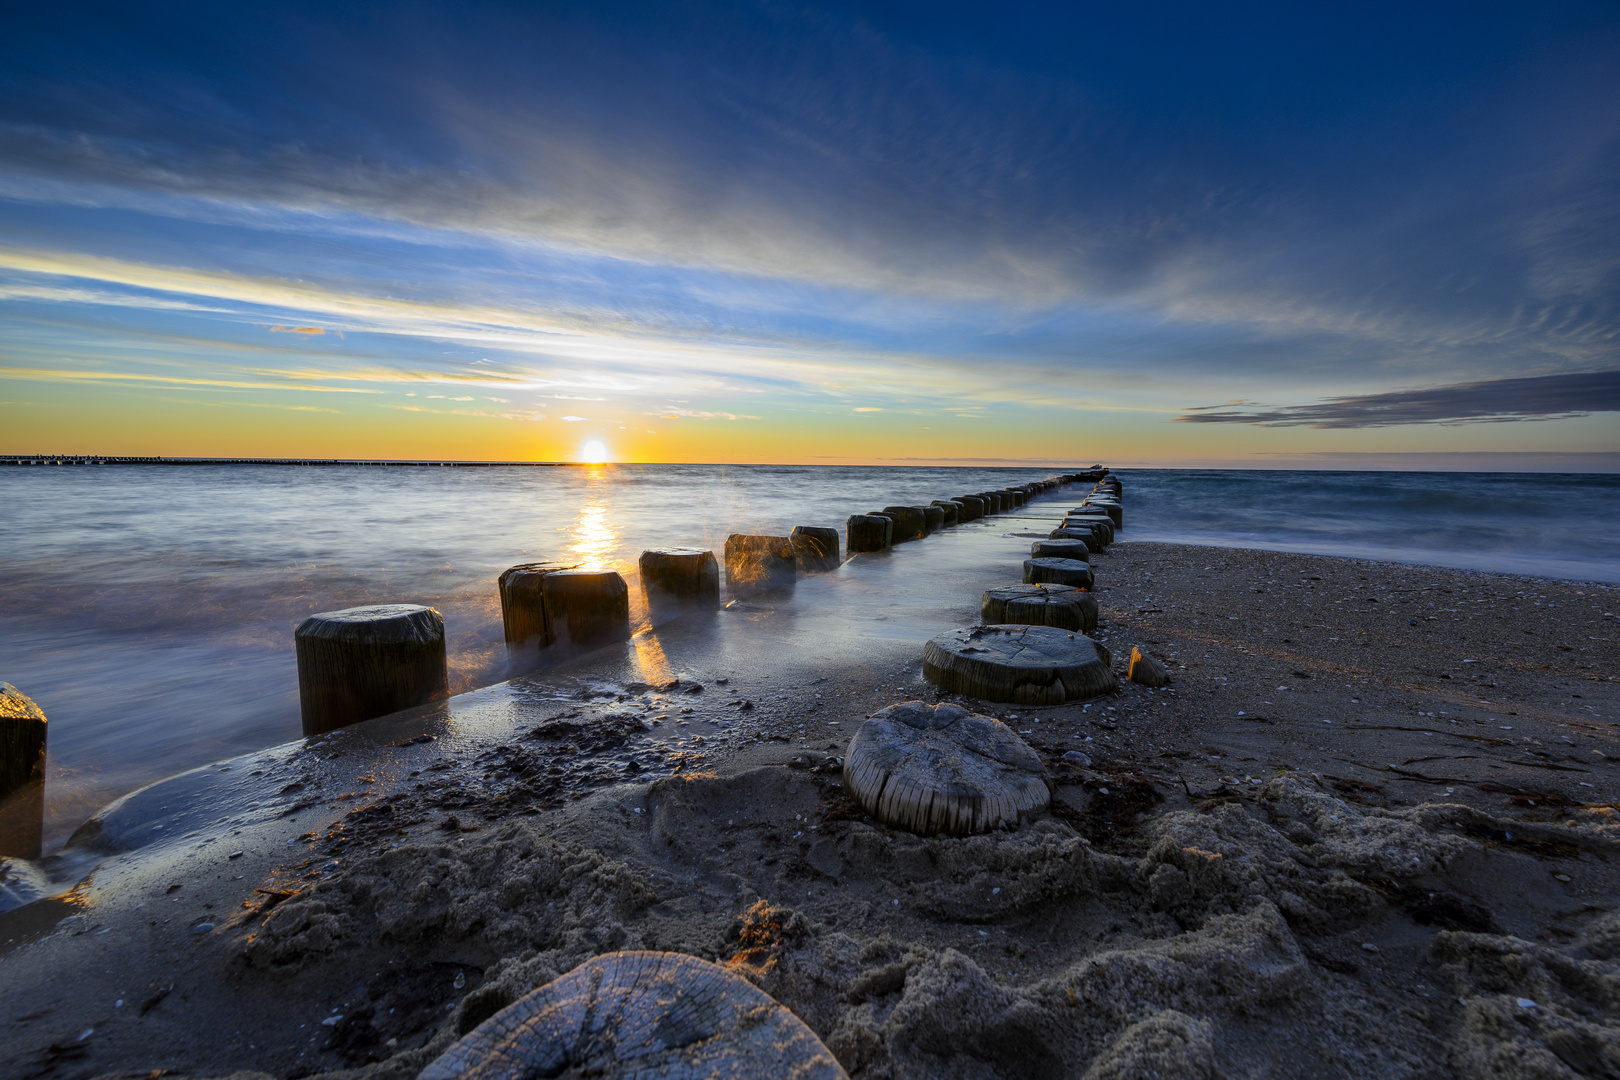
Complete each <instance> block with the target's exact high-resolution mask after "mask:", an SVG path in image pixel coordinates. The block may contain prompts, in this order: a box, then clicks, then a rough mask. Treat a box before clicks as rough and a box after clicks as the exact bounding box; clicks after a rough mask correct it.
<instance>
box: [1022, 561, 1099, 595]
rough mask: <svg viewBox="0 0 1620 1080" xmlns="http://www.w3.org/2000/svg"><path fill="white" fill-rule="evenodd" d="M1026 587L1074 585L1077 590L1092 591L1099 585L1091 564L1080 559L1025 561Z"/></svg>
mask: <svg viewBox="0 0 1620 1080" xmlns="http://www.w3.org/2000/svg"><path fill="white" fill-rule="evenodd" d="M1024 583H1025V584H1026V585H1039V584H1042V583H1045V584H1050V585H1073V586H1074V587H1075V588H1077V589H1090V588H1093V587H1094V586H1095V585H1096V584H1097V577H1096V575H1095V574H1094V573H1093V572H1092V569H1091V564H1090V563H1084V562H1081V561H1080V560H1079V559H1047V558H1041V559H1025V560H1024Z"/></svg>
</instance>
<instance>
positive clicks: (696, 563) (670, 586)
mask: <svg viewBox="0 0 1620 1080" xmlns="http://www.w3.org/2000/svg"><path fill="white" fill-rule="evenodd" d="M637 565H638V566H639V567H640V568H641V591H642V592H643V593H645V594H646V597H647V606H648V607H667V606H672V605H673V606H680V605H686V606H703V607H712V606H714V605H716V604H718V603H719V602H720V564H719V563H718V562H716V561H715V558H714V552H712V551H702V550H699V549H698V548H653V549H652V550H650V551H643V552H642V553H641V558H640V559H639V560H638V563H637Z"/></svg>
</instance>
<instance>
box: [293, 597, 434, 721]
mask: <svg viewBox="0 0 1620 1080" xmlns="http://www.w3.org/2000/svg"><path fill="white" fill-rule="evenodd" d="M293 645H294V649H295V651H296V653H297V655H298V700H299V706H300V710H301V712H302V713H303V725H304V734H305V735H318V734H320V733H321V732H323V731H331V730H333V729H334V728H340V727H344V726H346V725H348V724H354V723H358V722H359V721H361V720H369V719H371V718H372V717H374V716H386V715H388V714H389V713H393V712H399V711H400V710H401V709H409V708H411V707H412V706H415V705H421V704H423V703H425V702H429V701H433V700H436V699H438V698H442V697H444V696H446V695H447V694H448V693H449V677H448V671H447V670H446V667H445V650H444V619H443V618H442V617H441V616H440V615H439V613H438V612H437V611H435V610H434V609H433V608H430V607H422V606H420V605H418V604H374V605H370V606H366V607H356V608H345V609H343V610H341V611H325V612H321V613H320V614H318V615H311V616H310V617H309V618H307V619H305V620H304V621H303V622H301V623H299V624H298V628H297V629H296V630H294V631H293Z"/></svg>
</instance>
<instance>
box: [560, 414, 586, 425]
mask: <svg viewBox="0 0 1620 1080" xmlns="http://www.w3.org/2000/svg"><path fill="white" fill-rule="evenodd" d="M562 419H564V420H566V421H568V422H569V423H570V424H577V423H579V422H580V421H581V420H589V419H590V417H588V416H564V417H562Z"/></svg>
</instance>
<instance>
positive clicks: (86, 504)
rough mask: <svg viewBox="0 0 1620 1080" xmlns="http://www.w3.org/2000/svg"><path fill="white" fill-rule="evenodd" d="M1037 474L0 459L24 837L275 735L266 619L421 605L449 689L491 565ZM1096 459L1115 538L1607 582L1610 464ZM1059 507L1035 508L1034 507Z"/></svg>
mask: <svg viewBox="0 0 1620 1080" xmlns="http://www.w3.org/2000/svg"><path fill="white" fill-rule="evenodd" d="M1051 472H1052V470H1046V469H931V468H883V467H874V468H845V467H795V466H696V465H638V466H631V465H608V466H570V467H558V468H533V467H495V468H477V469H440V468H366V467H341V466H340V467H300V466H290V465H289V466H230V465H221V466H209V465H193V466H175V467H164V466H150V465H107V466H99V467H95V466H83V467H72V468H68V467H59V468H44V467H34V468H15V467H11V468H0V506H3V507H4V513H3V514H0V589H3V590H4V594H3V595H4V596H5V603H4V604H3V605H0V680H5V681H8V682H11V683H14V684H15V685H17V686H18V687H19V688H20V689H22V690H23V691H24V692H25V693H27V694H29V695H30V696H32V697H33V698H34V699H35V700H36V701H38V702H39V703H40V705H41V707H42V708H43V709H44V710H45V712H46V715H47V716H48V717H49V718H50V723H51V734H50V763H49V775H48V780H47V809H46V814H47V826H46V831H47V847H48V848H49V847H50V846H52V844H53V843H56V844H59V843H60V842H61V840H62V839H63V838H65V836H66V835H67V833H68V832H70V831H71V830H72V829H73V828H74V827H75V826H76V825H77V824H78V823H79V822H81V821H83V820H84V819H85V818H87V817H89V816H90V815H91V814H93V813H94V812H95V811H96V810H97V809H98V808H99V807H100V806H101V805H103V804H104V803H106V802H107V801H109V800H111V799H113V798H116V797H117V796H119V795H121V794H123V793H125V792H128V791H130V790H133V789H134V788H136V787H139V786H141V785H143V784H146V783H149V782H151V781H153V780H156V779H160V778H162V777H164V776H168V775H171V774H173V773H176V772H179V771H182V770H184V769H188V768H193V767H196V766H198V765H202V764H206V763H208V762H211V761H217V760H219V759H221V758H225V757H230V756H233V755H235V754H238V753H243V752H246V751H250V750H254V749H259V748H262V747H266V746H271V745H275V744H277V743H280V742H284V741H286V740H288V739H293V738H297V737H298V735H299V734H300V724H299V715H298V693H297V669H296V664H295V662H294V657H293V639H292V632H293V627H294V626H296V625H297V623H298V622H299V621H300V620H301V619H303V618H304V617H305V616H306V615H308V614H310V613H312V612H316V611H328V610H333V609H336V608H343V607H351V606H354V605H358V604H368V603H389V602H392V603H399V602H408V603H423V604H430V605H432V606H434V607H436V608H438V609H439V610H440V611H441V612H442V613H443V615H444V618H445V625H446V632H447V637H448V641H449V652H450V666H451V682H452V689H453V690H455V691H458V692H459V691H463V690H470V689H473V688H476V687H478V686H485V685H489V684H491V683H494V682H498V681H500V680H502V679H504V678H507V677H508V676H509V675H511V674H513V673H514V669H513V668H512V667H510V661H509V659H508V656H507V652H506V648H505V644H504V642H503V640H502V633H501V618H500V603H499V599H498V597H497V595H496V591H495V578H496V576H497V575H498V574H499V573H500V571H501V570H503V569H505V568H506V567H508V566H510V565H512V564H514V563H518V562H526V561H533V560H538V559H557V558H567V559H569V560H571V561H579V562H581V563H584V564H587V565H598V566H603V567H607V568H612V569H618V570H620V571H621V572H624V573H626V575H627V576H630V575H631V574H633V572H634V569H635V561H636V558H637V556H638V555H639V554H640V552H641V551H642V550H643V549H645V548H649V547H667V546H677V545H678V546H692V547H702V548H709V549H712V550H714V551H716V552H717V553H718V552H719V551H720V550H721V549H722V547H723V546H724V542H725V537H726V535H727V534H729V533H733V532H759V533H773V534H782V533H786V532H788V531H789V530H790V529H791V528H792V527H793V526H794V525H827V526H835V527H839V528H841V527H842V524H843V521H844V519H845V518H846V517H847V516H849V515H850V514H852V513H859V512H862V511H866V510H872V509H877V508H881V507H882V506H885V505H891V504H896V503H906V504H910V503H916V502H919V501H921V502H927V501H928V500H930V499H934V498H945V497H948V496H951V495H956V494H962V493H965V492H971V491H979V490H985V489H990V488H999V487H1005V486H1008V485H1011V484H1017V483H1023V482H1026V481H1029V480H1034V479H1039V478H1041V477H1043V476H1047V475H1050V474H1051ZM1120 475H1121V476H1122V478H1123V479H1124V481H1125V485H1126V486H1125V502H1126V514H1127V517H1126V526H1127V529H1126V531H1125V532H1124V533H1122V534H1121V539H1122V540H1132V539H1138V540H1141V539H1159V540H1173V541H1180V542H1188V543H1200V544H1219V545H1229V546H1243V547H1269V548H1277V549H1282V550H1294V551H1314V552H1323V553H1330V554H1346V555H1358V556H1364V557H1373V558H1382V559H1395V560H1404V561H1412V562H1426V563H1435V564H1441V565H1449V566H1466V567H1473V568H1478V569H1487V570H1501V571H1506V572H1511V573H1523V574H1542V575H1547V576H1555V577H1572V578H1583V579H1601V580H1607V581H1615V580H1620V550H1617V546H1616V543H1615V539H1614V538H1615V537H1616V536H1617V535H1620V532H1617V527H1620V498H1617V496H1620V478H1617V477H1613V476H1557V475H1551V476H1549V475H1545V474H1540V475H1530V474H1516V475H1515V474H1508V475H1504V474H1478V475H1476V474H1456V473H1444V474H1441V473H1387V472H1379V473H1321V472H1225V471H1179V470H1152V471H1148V470H1143V471H1129V472H1122V473H1121V474H1120ZM1077 498H1078V495H1076V496H1075V499H1077ZM1066 499H1067V497H1066V496H1063V495H1056V496H1048V497H1047V500H1043V501H1050V502H1051V516H1052V517H1054V518H1055V517H1056V516H1057V515H1058V513H1059V512H1060V511H1061V509H1062V507H1064V506H1066V505H1068V501H1066ZM1009 524H1010V523H1009ZM631 595H632V597H633V598H634V597H636V596H637V590H636V589H635V588H632V590H631Z"/></svg>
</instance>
